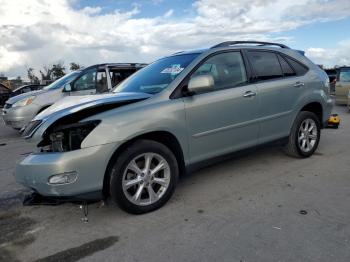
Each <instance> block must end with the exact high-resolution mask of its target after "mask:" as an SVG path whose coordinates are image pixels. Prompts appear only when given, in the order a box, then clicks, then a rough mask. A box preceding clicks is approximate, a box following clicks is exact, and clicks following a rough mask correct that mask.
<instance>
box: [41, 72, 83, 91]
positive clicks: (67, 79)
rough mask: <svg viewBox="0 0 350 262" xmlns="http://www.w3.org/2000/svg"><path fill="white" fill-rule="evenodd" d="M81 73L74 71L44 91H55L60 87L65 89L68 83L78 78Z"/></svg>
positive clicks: (46, 87)
mask: <svg viewBox="0 0 350 262" xmlns="http://www.w3.org/2000/svg"><path fill="white" fill-rule="evenodd" d="M80 73H81V71H74V72H72V73H69V74H67V75H65V76H63V77H61V78H59V79H57V80H56V81H55V82H53V83H51V84H50V85H48V86H45V87H44V88H43V89H44V90H53V89H58V88H60V87H63V86H64V85H65V84H66V83H68V82H70V81H72V80H73V79H74V78H76V77H77V76H78V75H79V74H80Z"/></svg>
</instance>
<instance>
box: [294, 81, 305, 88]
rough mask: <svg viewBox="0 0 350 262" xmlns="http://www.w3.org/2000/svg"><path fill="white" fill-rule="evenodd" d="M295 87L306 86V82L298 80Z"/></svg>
mask: <svg viewBox="0 0 350 262" xmlns="http://www.w3.org/2000/svg"><path fill="white" fill-rule="evenodd" d="M293 86H294V87H304V86H305V83H304V82H299V81H298V82H296V83H295V84H294V85H293Z"/></svg>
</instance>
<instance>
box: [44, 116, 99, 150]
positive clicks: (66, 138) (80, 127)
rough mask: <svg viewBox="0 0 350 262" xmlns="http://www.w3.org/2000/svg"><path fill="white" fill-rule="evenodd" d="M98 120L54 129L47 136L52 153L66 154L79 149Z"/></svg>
mask: <svg viewBox="0 0 350 262" xmlns="http://www.w3.org/2000/svg"><path fill="white" fill-rule="evenodd" d="M100 122H101V121H100V120H92V121H86V122H80V123H75V124H70V125H62V126H58V127H57V128H55V129H54V130H53V131H52V132H51V133H50V135H49V139H50V146H49V147H50V148H49V151H52V152H66V151H72V150H77V149H80V146H81V143H82V142H83V140H84V139H85V137H87V135H88V134H89V133H90V132H91V131H92V130H93V129H94V128H95V127H96V126H97V125H98V124H99V123H100Z"/></svg>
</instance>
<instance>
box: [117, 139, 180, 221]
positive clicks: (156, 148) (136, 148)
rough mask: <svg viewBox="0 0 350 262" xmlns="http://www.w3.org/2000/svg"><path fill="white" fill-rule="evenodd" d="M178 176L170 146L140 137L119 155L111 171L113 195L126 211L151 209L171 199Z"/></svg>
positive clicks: (139, 211)
mask: <svg viewBox="0 0 350 262" xmlns="http://www.w3.org/2000/svg"><path fill="white" fill-rule="evenodd" d="M157 170H158V171H157ZM178 176H179V168H178V163H177V161H176V158H175V156H174V154H173V153H172V152H171V150H170V149H169V148H168V147H166V146H165V145H163V144H161V143H158V142H155V141H152V140H139V141H136V142H135V143H133V144H131V145H130V146H129V147H128V148H127V149H126V150H125V151H123V152H122V153H121V154H120V156H119V157H118V158H117V159H116V162H115V164H114V166H113V168H112V169H111V173H110V195H111V197H112V200H113V201H114V202H115V203H117V204H118V205H119V206H120V207H121V208H122V209H123V210H125V211H126V212H129V213H132V214H143V213H147V212H151V211H154V210H156V209H158V208H160V207H162V206H163V205H164V204H165V203H166V202H167V201H168V200H169V199H170V197H171V196H172V194H173V193H174V190H175V187H176V184H177V180H178Z"/></svg>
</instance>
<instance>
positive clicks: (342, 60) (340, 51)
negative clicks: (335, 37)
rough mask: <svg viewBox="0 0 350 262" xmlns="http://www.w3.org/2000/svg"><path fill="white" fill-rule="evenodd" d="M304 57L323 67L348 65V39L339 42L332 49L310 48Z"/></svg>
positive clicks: (349, 49)
mask: <svg viewBox="0 0 350 262" xmlns="http://www.w3.org/2000/svg"><path fill="white" fill-rule="evenodd" d="M306 56H308V57H309V58H310V59H311V60H312V61H313V62H315V63H317V64H320V65H324V66H325V67H332V66H334V65H338V66H343V65H350V39H348V40H344V41H341V42H339V43H338V44H337V45H336V46H335V48H332V49H330V48H328V49H325V48H320V47H310V48H309V49H307V50H306Z"/></svg>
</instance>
